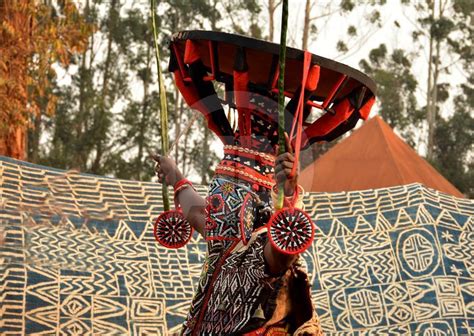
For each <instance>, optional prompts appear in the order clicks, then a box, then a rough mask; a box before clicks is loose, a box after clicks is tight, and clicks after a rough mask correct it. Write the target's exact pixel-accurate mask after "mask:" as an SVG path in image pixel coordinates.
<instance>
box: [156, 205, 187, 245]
mask: <svg viewBox="0 0 474 336" xmlns="http://www.w3.org/2000/svg"><path fill="white" fill-rule="evenodd" d="M193 231H194V230H193V227H192V226H191V224H190V223H189V222H188V221H187V220H186V218H185V217H184V215H183V213H182V212H181V211H175V210H171V211H165V212H163V213H162V214H161V215H160V216H159V217H158V218H157V219H156V221H155V225H154V226H153V235H154V236H155V239H156V241H157V242H158V243H160V244H161V245H163V246H165V247H167V248H175V249H176V248H180V247H183V246H184V245H186V243H187V242H188V241H189V240H190V239H191V237H192V235H193Z"/></svg>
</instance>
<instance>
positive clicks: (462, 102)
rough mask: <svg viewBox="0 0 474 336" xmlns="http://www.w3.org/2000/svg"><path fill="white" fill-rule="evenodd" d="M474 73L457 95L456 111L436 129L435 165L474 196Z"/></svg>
mask: <svg viewBox="0 0 474 336" xmlns="http://www.w3.org/2000/svg"><path fill="white" fill-rule="evenodd" d="M473 84H474V76H471V77H470V79H469V82H468V83H467V84H465V85H463V93H462V94H460V95H458V96H456V98H455V100H454V102H455V107H456V109H455V111H454V114H453V115H452V116H451V117H449V118H447V119H445V118H440V119H439V120H438V122H437V125H436V130H435V151H434V152H435V160H434V161H433V164H434V165H435V166H436V168H437V169H438V170H439V171H440V172H441V173H442V174H443V175H444V176H445V177H446V178H447V179H448V180H449V181H451V182H452V183H453V184H454V185H455V186H456V187H457V188H458V189H459V190H460V191H461V192H463V193H464V194H466V195H467V196H468V197H470V198H473V197H474V161H473V160H472V151H473V149H474V148H473V147H474V145H473V144H474V118H473V114H472V111H473V110H474V86H473Z"/></svg>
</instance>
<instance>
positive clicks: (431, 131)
mask: <svg viewBox="0 0 474 336" xmlns="http://www.w3.org/2000/svg"><path fill="white" fill-rule="evenodd" d="M431 15H432V17H433V19H434V16H435V11H434V2H432V3H431ZM429 37H430V44H429V57H428V87H427V90H426V119H427V121H428V143H427V148H426V157H427V158H428V160H431V159H432V158H433V134H434V123H433V120H434V118H433V109H434V108H433V101H432V95H433V92H432V90H433V84H432V77H433V41H434V37H433V35H432V33H431V32H430V35H429Z"/></svg>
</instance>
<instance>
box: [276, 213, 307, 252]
mask: <svg viewBox="0 0 474 336" xmlns="http://www.w3.org/2000/svg"><path fill="white" fill-rule="evenodd" d="M267 226H268V239H269V240H270V242H271V244H272V245H273V246H274V247H275V248H276V249H277V250H279V251H281V252H282V253H285V254H299V253H303V252H304V251H305V250H306V249H307V248H308V247H309V246H310V245H311V243H312V242H313V239H314V224H313V221H312V220H311V218H310V217H309V216H308V214H307V213H306V212H304V211H303V210H301V209H298V208H283V209H281V210H279V211H277V212H276V213H275V214H274V215H273V216H272V217H271V218H270V220H269V221H268V224H267Z"/></svg>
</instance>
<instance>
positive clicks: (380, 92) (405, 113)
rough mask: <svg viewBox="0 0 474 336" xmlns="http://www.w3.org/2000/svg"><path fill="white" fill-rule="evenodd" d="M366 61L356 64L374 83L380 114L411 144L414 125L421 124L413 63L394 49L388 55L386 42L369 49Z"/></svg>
mask: <svg viewBox="0 0 474 336" xmlns="http://www.w3.org/2000/svg"><path fill="white" fill-rule="evenodd" d="M368 58H369V59H368V60H362V61H361V62H360V63H359V64H360V67H361V68H362V70H363V71H364V72H365V73H366V74H368V75H369V76H371V77H372V79H373V80H374V81H375V82H376V83H377V97H378V100H379V102H380V109H379V113H380V115H381V116H382V118H383V119H384V120H385V121H386V122H387V123H388V124H389V125H390V127H392V128H395V129H398V130H399V131H400V133H401V134H402V136H403V137H404V138H405V140H407V142H408V143H410V144H411V145H412V146H413V145H414V138H413V127H412V126H416V125H418V124H420V122H421V120H422V116H420V113H417V101H416V96H415V90H416V87H417V84H418V83H417V80H416V79H415V76H414V75H413V74H412V69H411V66H412V63H411V60H410V57H409V56H408V55H406V53H405V51H403V50H401V49H395V50H393V52H392V53H391V54H390V55H389V54H388V50H387V47H386V45H385V44H381V45H380V46H379V47H378V48H375V49H373V50H371V51H370V53H369V57H368Z"/></svg>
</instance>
